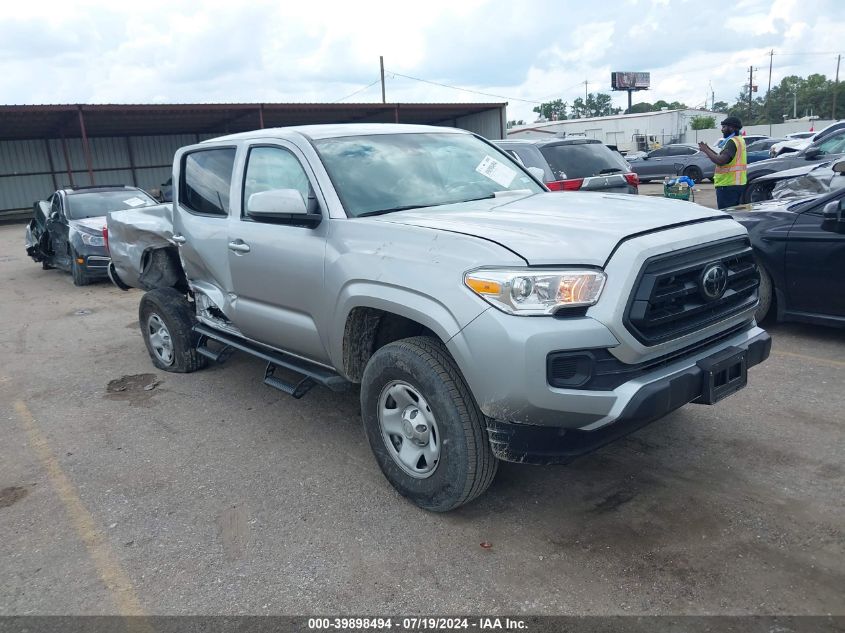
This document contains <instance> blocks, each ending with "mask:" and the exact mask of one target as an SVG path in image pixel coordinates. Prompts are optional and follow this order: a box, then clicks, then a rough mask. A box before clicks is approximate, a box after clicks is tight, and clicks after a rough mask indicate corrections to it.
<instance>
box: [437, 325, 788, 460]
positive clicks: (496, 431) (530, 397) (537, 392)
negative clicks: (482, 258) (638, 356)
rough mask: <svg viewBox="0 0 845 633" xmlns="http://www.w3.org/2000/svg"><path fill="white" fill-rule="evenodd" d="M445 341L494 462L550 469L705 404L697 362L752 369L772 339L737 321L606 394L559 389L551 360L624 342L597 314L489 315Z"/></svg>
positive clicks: (633, 375) (650, 363) (650, 362)
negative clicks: (480, 417) (726, 361)
mask: <svg viewBox="0 0 845 633" xmlns="http://www.w3.org/2000/svg"><path fill="white" fill-rule="evenodd" d="M515 320H516V321H518V325H519V327H514V326H515V324H516V323H515ZM711 336H712V335H711ZM447 345H448V347H449V350H450V352H451V353H452V356H453V357H454V358H455V359H456V361H457V363H458V365H459V367H460V368H461V371H462V373H463V375H464V377H465V379H466V381H467V383H468V385H469V387H470V390H471V391H472V393H473V395H474V396H475V398H476V401H477V402H478V405H479V407H480V409H481V411H482V412H483V413H484V415H485V416H486V417H487V418H488V419H489V420H490V422H489V430H490V439H491V443H492V446H493V450H494V451H495V452H496V454H497V456H499V457H500V458H502V459H506V460H510V461H526V462H532V461H537V462H538V463H552V462H566V461H569V460H570V459H573V458H574V457H575V456H577V455H582V454H584V453H587V452H590V451H592V450H595V449H596V448H598V447H599V446H602V445H604V444H606V443H608V442H610V441H613V440H614V439H616V438H617V437H621V436H623V435H626V434H628V433H630V432H632V431H634V430H636V429H638V428H640V427H642V426H644V425H645V424H648V423H649V422H652V421H654V420H656V419H658V418H660V417H662V416H664V415H666V414H667V413H669V412H671V411H674V410H675V409H678V408H679V407H681V406H683V405H684V404H687V403H688V402H693V401H695V400H696V399H699V398H700V397H701V396H702V393H703V391H704V385H703V382H704V379H703V375H704V373H703V369H702V368H701V366H700V365H699V363H704V362H706V361H707V359H710V358H712V357H713V356H714V355H716V354H719V353H720V352H722V351H723V350H725V349H727V348H736V349H737V350H743V351H744V352H745V360H746V370H747V368H749V367H753V366H754V365H757V364H759V363H761V362H763V361H764V360H765V359H766V358H767V357H768V355H769V352H770V349H771V339H770V337H769V335H768V334H766V333H765V332H764V331H763V330H762V329H760V328H758V327H756V326H754V325H753V324H751V323H748V324H747V325H733V326H731V327H729V328H728V329H727V330H725V331H723V333H722V334H719V335H715V337H714V338H710V337H708V339H707V340H706V341H705V342H703V343H698V344H697V345H696V344H693V345H691V346H689V347H688V348H686V349H675V350H674V351H673V354H674V355H668V356H666V357H658V358H652V359H647V360H648V364H647V366H646V368H645V369H643V370H642V371H636V372H632V373H630V374H628V375H625V381H624V382H621V384H616V385H615V386H614V385H611V386H612V387H613V388H605V389H602V390H600V389H593V388H586V389H585V388H558V387H553V386H551V385H550V384H549V375H548V373H547V363H546V361H547V358H548V357H549V354H551V353H554V352H556V351H573V352H574V351H582V350H597V349H612V348H614V347H616V346H618V345H619V341H618V340H617V339H616V337H615V336H614V335H613V334H612V333H611V332H610V331H609V330H608V329H607V328H606V327H605V326H604V325H602V324H601V323H599V322H598V321H597V320H595V319H592V318H590V317H576V318H570V319H560V320H558V319H554V320H551V319H548V318H539V317H538V318H536V319H531V318H527V317H512V316H509V315H505V314H503V313H501V312H499V311H497V310H495V309H491V310H488V311H486V312H485V313H483V314H482V315H480V316H479V317H478V318H476V319H475V320H474V321H473V322H472V323H470V324H469V325H468V326H467V327H466V328H464V329H463V330H462V331H461V332H460V333H459V334H458V335H457V336H455V337H454V338H452V339H451V340H450V341H449V342H448V344H447ZM633 367H639V366H636V365H634V366H633ZM535 458H536V459H535Z"/></svg>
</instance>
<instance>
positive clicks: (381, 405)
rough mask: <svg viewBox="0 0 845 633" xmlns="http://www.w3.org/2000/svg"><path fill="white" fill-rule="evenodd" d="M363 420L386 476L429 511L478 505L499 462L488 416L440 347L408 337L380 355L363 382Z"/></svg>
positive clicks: (429, 340)
mask: <svg viewBox="0 0 845 633" xmlns="http://www.w3.org/2000/svg"><path fill="white" fill-rule="evenodd" d="M361 417H362V419H363V422H364V431H365V433H366V435H367V441H368V442H369V444H370V448H371V449H372V451H373V455H374V456H375V458H376V461H377V462H378V465H379V467H380V468H381V470H382V472H383V473H384V476H385V477H386V478H387V480H388V481H389V482H390V483H391V484H392V485H393V487H394V488H396V490H398V491H399V493H400V494H401V495H403V496H405V497H407V498H408V499H410V500H411V501H413V502H414V503H415V504H417V505H418V506H420V507H421V508H423V509H425V510H432V511H434V512H446V511H448V510H452V509H454V508H457V507H458V506H461V505H463V504H465V503H468V502H469V501H472V500H473V499H475V498H476V497H478V496H479V495H480V494H481V493H483V492H484V491H485V490H487V488H488V487H489V486H490V484H491V483H492V481H493V477H494V476H495V474H496V470H497V468H498V461H497V460H496V458H495V457H494V456H493V452H492V451H491V449H490V442H489V439H488V437H487V428H486V424H485V419H484V415H483V414H482V413H481V411H480V410H479V409H478V405H477V404H476V403H475V400H474V399H473V397H472V394H471V393H470V391H469V388H468V387H467V385H466V383H465V382H464V379H463V376H461V373H460V371H459V370H458V367H457V365H455V361H454V360H453V359H452V357H451V356H450V355H449V352H448V351H447V350H446V348H445V347H444V346H443V344H442V343H440V341H438V340H436V339H433V338H430V337H424V336H419V337H414V338H407V339H402V340H400V341H396V342H394V343H390V344H388V345H385V346H384V347H382V348H381V349H379V350H378V351H376V353H375V354H373V356H372V358H370V361H369V362H368V363H367V367H366V369H365V370H364V376H363V379H362V381H361Z"/></svg>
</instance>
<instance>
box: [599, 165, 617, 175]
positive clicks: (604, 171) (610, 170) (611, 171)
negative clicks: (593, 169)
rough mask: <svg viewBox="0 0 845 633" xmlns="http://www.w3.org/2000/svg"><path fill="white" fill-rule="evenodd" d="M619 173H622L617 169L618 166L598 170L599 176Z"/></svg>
mask: <svg viewBox="0 0 845 633" xmlns="http://www.w3.org/2000/svg"><path fill="white" fill-rule="evenodd" d="M619 173H622V170H621V169H619V168H618V167H608V168H607V169H602V170H601V171H600V172H599V176H601V175H602V174H619Z"/></svg>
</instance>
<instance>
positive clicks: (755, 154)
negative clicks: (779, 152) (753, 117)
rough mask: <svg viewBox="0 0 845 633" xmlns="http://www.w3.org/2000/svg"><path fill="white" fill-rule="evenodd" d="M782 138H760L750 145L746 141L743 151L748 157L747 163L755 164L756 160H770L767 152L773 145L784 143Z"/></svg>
mask: <svg viewBox="0 0 845 633" xmlns="http://www.w3.org/2000/svg"><path fill="white" fill-rule="evenodd" d="M785 140H786V139H783V138H768V137H766V138H761V139H758V140H756V141H754V142H752V143H749V142H748V141H746V146H745V151H746V155H747V157H748V163H749V164H751V163H756V162H757V161H758V160H766V159H768V158H771V154H770V153H769V150H770V149H771V148H772V145H774V144H775V143H780V142H782V141H785Z"/></svg>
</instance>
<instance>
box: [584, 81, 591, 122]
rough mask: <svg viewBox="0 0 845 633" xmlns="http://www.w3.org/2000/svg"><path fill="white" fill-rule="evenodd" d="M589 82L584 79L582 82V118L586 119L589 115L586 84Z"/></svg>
mask: <svg viewBox="0 0 845 633" xmlns="http://www.w3.org/2000/svg"><path fill="white" fill-rule="evenodd" d="M588 83H589V82H588V81H587V80H586V79H585V80H584V118H585V119H586V118H587V116H588V115H589V114H590V111H589V110H588V109H587V98H588V97H587V84H588Z"/></svg>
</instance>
